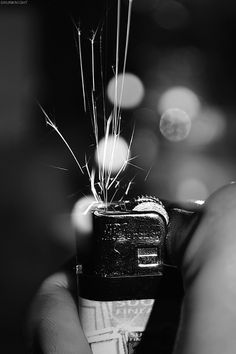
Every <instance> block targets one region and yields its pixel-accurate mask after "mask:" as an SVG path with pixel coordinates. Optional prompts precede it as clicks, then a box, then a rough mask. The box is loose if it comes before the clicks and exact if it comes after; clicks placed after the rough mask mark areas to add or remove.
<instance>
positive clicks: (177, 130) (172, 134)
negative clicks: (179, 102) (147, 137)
mask: <svg viewBox="0 0 236 354" xmlns="http://www.w3.org/2000/svg"><path fill="white" fill-rule="evenodd" d="M190 129H191V119H190V117H189V116H188V115H187V114H186V113H185V112H184V111H182V110H181V109H177V108H174V109H168V110H167V111H166V112H165V113H164V114H163V115H162V117H161V120H160V131H161V133H162V135H163V136H164V137H165V138H166V139H168V140H170V141H173V142H178V141H181V140H184V139H185V138H186V137H187V136H188V134H189V132H190Z"/></svg>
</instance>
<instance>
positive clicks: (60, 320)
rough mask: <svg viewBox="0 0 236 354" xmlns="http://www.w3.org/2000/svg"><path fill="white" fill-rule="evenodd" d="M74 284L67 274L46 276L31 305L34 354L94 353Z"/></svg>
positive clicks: (31, 340)
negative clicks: (76, 298)
mask: <svg viewBox="0 0 236 354" xmlns="http://www.w3.org/2000/svg"><path fill="white" fill-rule="evenodd" d="M74 288H75V284H74V283H73V282H72V280H71V278H70V277H69V275H68V274H66V273H57V274H54V275H52V276H50V277H49V278H48V279H46V280H45V281H44V282H43V284H42V286H41V287H40V289H39V291H38V293H37V295H36V297H35V299H34V302H33V304H32V307H31V311H30V316H29V323H28V334H29V338H30V347H31V350H32V352H33V353H35V354H40V353H44V354H51V353H56V354H65V353H66V354H91V350H90V348H89V345H88V343H87V341H86V338H85V335H84V333H83V330H82V327H81V324H80V320H79V317H78V311H77V306H76V303H75V301H74V299H73V296H72V293H71V292H72V291H73V290H74Z"/></svg>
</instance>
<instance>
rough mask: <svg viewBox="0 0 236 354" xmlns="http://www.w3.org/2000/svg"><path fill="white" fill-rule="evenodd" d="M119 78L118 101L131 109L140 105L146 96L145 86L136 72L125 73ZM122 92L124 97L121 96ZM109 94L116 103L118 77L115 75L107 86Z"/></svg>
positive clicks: (111, 100) (122, 106)
mask: <svg viewBox="0 0 236 354" xmlns="http://www.w3.org/2000/svg"><path fill="white" fill-rule="evenodd" d="M122 82H123V74H119V75H118V78H117V103H118V104H119V103H121V108H124V109H129V108H134V107H136V106H138V105H139V104H140V103H141V101H142V99H143V96H144V87H143V84H142V82H141V80H140V79H139V78H138V77H137V76H136V75H134V74H131V73H125V75H124V82H123V93H122ZM121 94H122V97H121ZM107 96H108V98H109V100H110V102H111V103H112V104H115V103H116V79H115V77H113V78H112V79H111V80H110V82H109V84H108V87H107Z"/></svg>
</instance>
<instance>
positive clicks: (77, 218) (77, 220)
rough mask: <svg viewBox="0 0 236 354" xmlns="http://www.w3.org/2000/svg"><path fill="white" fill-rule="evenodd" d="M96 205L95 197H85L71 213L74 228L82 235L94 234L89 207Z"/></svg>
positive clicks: (76, 204)
mask: <svg viewBox="0 0 236 354" xmlns="http://www.w3.org/2000/svg"><path fill="white" fill-rule="evenodd" d="M94 203H95V199H94V197H93V196H85V197H83V198H81V199H79V200H78V201H77V203H75V205H74V208H73V210H72V213H71V221H72V225H73V226H74V228H75V229H76V230H77V231H79V232H80V234H83V233H84V234H88V233H90V232H92V216H91V213H90V212H87V211H88V209H89V207H90V206H92V205H93V204H94Z"/></svg>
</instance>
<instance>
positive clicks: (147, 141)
mask: <svg viewBox="0 0 236 354" xmlns="http://www.w3.org/2000/svg"><path fill="white" fill-rule="evenodd" d="M144 147H145V148H144ZM132 152H133V154H134V156H137V159H138V161H139V164H140V165H141V166H140V167H145V168H150V167H151V166H152V165H153V162H154V161H155V159H156V157H157V154H158V140H157V137H156V134H155V133H154V132H153V131H152V130H150V129H140V130H139V131H137V132H136V134H135V137H134V141H133V144H132Z"/></svg>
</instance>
